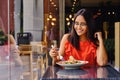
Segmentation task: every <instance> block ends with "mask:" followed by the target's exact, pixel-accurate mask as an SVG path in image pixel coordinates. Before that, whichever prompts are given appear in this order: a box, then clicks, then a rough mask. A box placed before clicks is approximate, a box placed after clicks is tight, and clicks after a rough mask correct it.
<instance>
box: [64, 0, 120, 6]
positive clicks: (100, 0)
mask: <svg viewBox="0 0 120 80" xmlns="http://www.w3.org/2000/svg"><path fill="white" fill-rule="evenodd" d="M73 1H75V0H65V5H66V7H72V4H73ZM78 1H80V4H79V5H81V6H83V7H96V6H99V5H100V4H103V5H105V4H111V5H113V6H119V5H120V0H76V2H78Z"/></svg>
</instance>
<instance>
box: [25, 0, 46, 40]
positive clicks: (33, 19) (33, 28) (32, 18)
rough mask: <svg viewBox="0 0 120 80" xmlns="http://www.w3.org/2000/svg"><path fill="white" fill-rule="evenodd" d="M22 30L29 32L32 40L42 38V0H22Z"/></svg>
mask: <svg viewBox="0 0 120 80" xmlns="http://www.w3.org/2000/svg"><path fill="white" fill-rule="evenodd" d="M23 6H24V7H23V21H24V22H23V30H24V32H31V33H32V35H33V41H41V40H42V31H43V27H44V25H43V22H44V19H43V14H44V13H43V11H44V10H43V9H44V8H43V0H23Z"/></svg>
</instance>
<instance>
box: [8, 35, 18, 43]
mask: <svg viewBox="0 0 120 80" xmlns="http://www.w3.org/2000/svg"><path fill="white" fill-rule="evenodd" d="M7 36H8V39H9V41H10V44H13V45H16V41H15V39H14V37H13V36H12V35H11V34H7Z"/></svg>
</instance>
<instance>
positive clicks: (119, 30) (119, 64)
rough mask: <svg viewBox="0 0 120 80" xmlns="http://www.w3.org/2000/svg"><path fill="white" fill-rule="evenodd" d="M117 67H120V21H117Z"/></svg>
mask: <svg viewBox="0 0 120 80" xmlns="http://www.w3.org/2000/svg"><path fill="white" fill-rule="evenodd" d="M115 67H116V68H118V69H120V22H116V23H115Z"/></svg>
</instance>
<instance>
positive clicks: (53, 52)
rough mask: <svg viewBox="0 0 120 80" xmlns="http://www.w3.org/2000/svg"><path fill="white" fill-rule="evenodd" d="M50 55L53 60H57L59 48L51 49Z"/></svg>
mask: <svg viewBox="0 0 120 80" xmlns="http://www.w3.org/2000/svg"><path fill="white" fill-rule="evenodd" d="M49 55H50V56H51V57H52V59H56V58H57V56H58V51H57V48H56V47H53V48H51V49H50V52H49Z"/></svg>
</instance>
